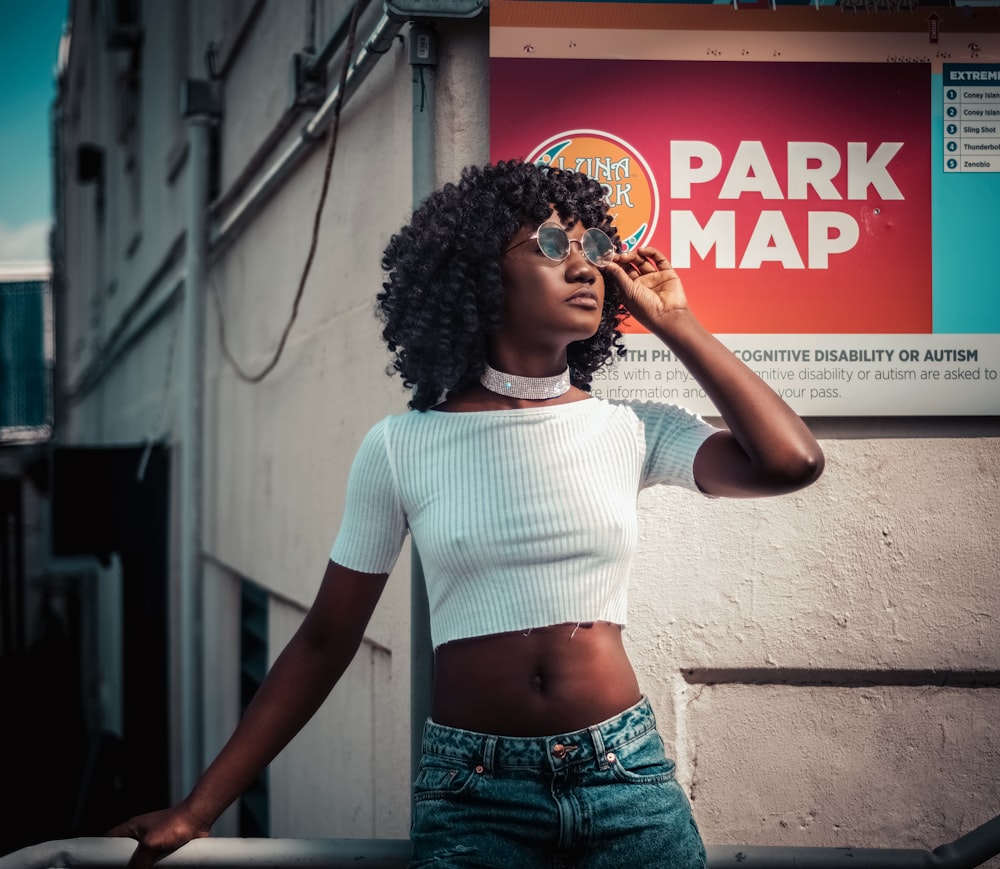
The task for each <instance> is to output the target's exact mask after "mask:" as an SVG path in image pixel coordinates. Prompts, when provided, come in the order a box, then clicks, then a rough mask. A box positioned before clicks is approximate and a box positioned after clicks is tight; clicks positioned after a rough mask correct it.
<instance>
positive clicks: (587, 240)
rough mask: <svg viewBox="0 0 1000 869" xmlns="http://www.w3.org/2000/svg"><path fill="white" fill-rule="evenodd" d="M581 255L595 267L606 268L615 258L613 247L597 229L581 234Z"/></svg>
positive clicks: (608, 239) (606, 237) (609, 240)
mask: <svg viewBox="0 0 1000 869" xmlns="http://www.w3.org/2000/svg"><path fill="white" fill-rule="evenodd" d="M583 255H584V256H585V257H586V258H587V259H589V260H590V261H591V262H592V263H593V264H594V265H595V266H601V267H603V266H607V265H610V264H611V263H612V261H613V260H614V258H615V246H614V244H613V243H612V241H611V239H610V238H608V236H607V235H606V234H605V233H603V232H601V230H599V229H588V230H587V231H586V232H585V233H584V234H583Z"/></svg>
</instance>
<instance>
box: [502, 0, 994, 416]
mask: <svg viewBox="0 0 1000 869" xmlns="http://www.w3.org/2000/svg"><path fill="white" fill-rule="evenodd" d="M529 6H530V7H532V9H530V10H529V11H528V12H526V13H525V14H524V15H523V16H521V17H519V14H518V9H524V8H525V7H529ZM582 6H589V7H591V8H592V9H595V10H596V8H597V7H601V8H600V10H599V12H595V13H593V14H591V15H589V16H586V17H587V18H589V19H591V20H590V21H587V20H584V16H581V15H579V14H577V13H578V11H579V9H580V8H581V7H582ZM616 6H620V7H621V10H622V12H623V14H624V13H626V12H627V15H631V16H632V17H633V19H635V16H636V15H639V16H640V17H639V19H635V20H636V26H634V27H630V26H628V24H629V20H626V21H625V22H624V23H623V21H622V18H621V17H618V18H616V19H615V21H616V25H617V26H615V27H607V26H604V25H606V23H607V21H608V20H609V19H607V18H602V16H605V15H607V14H609V12H611V11H613V10H614V7H616ZM571 8H572V9H573V10H576V12H575V14H574V15H572V16H569V18H570V19H571V20H566V18H565V12H564V10H569V9H571ZM636 10H637V4H628V5H627V7H626V5H625V4H581V3H530V4H528V3H518V2H516V0H506V2H504V0H494V3H493V5H492V7H491V16H492V18H491V23H492V27H491V56H492V58H491V81H490V90H491V98H490V99H491V106H490V121H491V124H490V129H491V157H492V159H494V160H498V159H505V158H511V157H524V158H527V159H530V160H533V161H537V162H540V163H545V164H548V165H553V166H562V167H566V168H570V169H577V170H581V171H585V172H587V173H588V174H590V175H592V176H593V177H595V178H597V179H598V180H600V181H601V183H602V184H603V185H604V186H605V189H606V190H607V197H608V201H609V203H610V205H611V210H612V212H613V213H614V215H615V221H616V225H617V227H618V230H619V235H620V236H621V237H622V239H623V241H624V243H625V244H626V245H628V247H630V248H632V247H635V246H636V245H644V244H652V245H653V246H655V247H658V248H660V249H661V250H662V251H663V252H664V253H666V255H667V256H668V258H669V259H670V261H671V262H672V263H673V265H674V267H675V268H676V269H677V270H678V271H679V272H680V274H681V277H682V278H683V280H684V284H685V288H686V290H687V293H688V297H689V300H690V302H691V305H692V308H693V309H694V310H695V311H696V313H697V314H698V316H699V318H700V319H701V320H702V322H703V323H704V324H705V325H706V327H707V328H709V329H711V330H712V331H713V332H715V333H716V334H717V335H718V336H719V338H720V339H721V340H722V341H723V342H724V343H725V344H726V345H727V346H728V347H729V348H730V349H731V350H732V351H733V353H735V354H736V355H737V356H739V358H741V359H743V360H744V361H745V362H746V363H747V364H748V365H750V366H751V367H752V368H753V369H754V370H755V371H757V372H758V373H759V374H760V375H761V376H762V377H763V378H764V379H765V380H767V381H768V382H769V383H770V384H771V385H772V387H773V388H774V389H775V390H776V391H778V392H779V393H780V394H781V395H782V396H783V397H785V398H786V400H787V401H788V402H789V403H790V404H791V405H792V406H793V407H794V408H795V409H796V410H797V411H798V412H799V413H801V414H804V415H811V416H914V415H919V416H924V415H996V414H1000V379H998V371H1000V266H998V262H1000V258H998V256H997V251H998V249H1000V135H998V133H997V130H998V129H1000V63H995V62H989V58H986V59H984V60H980V58H979V53H980V52H979V46H978V44H977V43H974V42H973V43H971V45H972V46H973V47H974V48H975V51H971V50H970V47H969V46H968V45H967V43H969V42H970V40H969V39H968V38H966V37H965V36H962V35H961V34H954V35H953V38H952V39H951V41H949V39H948V34H946V33H942V34H940V35H938V34H935V36H936V38H937V39H938V40H939V41H938V42H937V43H934V44H929V43H928V35H927V33H922V34H921V33H913V32H908V33H874V34H861V35H860V36H861V37H866V38H860V37H859V34H856V33H842V32H841V33H829V32H808V33H801V32H794V31H790V32H770V31H761V30H754V31H742V32H738V33H733V32H717V31H709V30H692V29H690V28H689V29H687V30H677V29H662V30H659V31H657V30H656V28H655V27H651V26H650V23H649V20H648V18H649V17H650V16H647V20H644V19H641V10H639V12H637V11H636ZM728 11H729V13H730V14H731V15H732V14H739V15H741V16H742V15H758V16H759V15H767V14H780V13H781V10H780V9H779V10H778V11H777V13H769V12H765V11H763V10H759V11H741V12H739V13H733V12H732V10H728ZM803 11H807V12H813V13H819V12H821V11H825V12H831V11H833V10H812V9H807V10H803ZM546 13H547V14H546ZM834 14H837V15H845V14H847V13H843V12H840V11H835V12H834ZM886 14H887V13H886ZM540 15H541V16H542V18H543V19H544V26H541V27H540V26H538V23H537V22H538V21H539V16H540ZM561 15H562V16H563V17H560V16H561ZM626 18H627V16H626ZM758 20H759V19H758ZM602 22H603V25H602ZM640 25H641V26H640ZM979 38H980V39H982V37H979ZM994 41H996V38H995V37H994ZM952 46H953V47H952ZM970 53H971V54H973V55H975V56H973V57H970V56H969V55H970ZM626 347H627V354H626V356H625V358H624V359H622V360H620V361H619V362H618V363H616V364H615V365H613V366H611V367H610V368H608V369H607V370H606V371H604V372H602V374H600V375H598V376H597V377H596V378H595V381H594V392H595V394H596V395H598V396H601V397H605V398H609V399H635V400H659V401H676V402H677V403H679V404H683V405H685V406H688V407H690V408H692V409H693V410H696V411H698V412H701V413H704V414H707V415H713V414H714V413H715V410H714V408H713V407H712V405H711V403H710V402H709V400H708V399H707V397H706V396H705V395H704V393H703V392H702V390H701V389H700V388H699V387H698V385H697V384H696V383H695V382H694V381H693V380H692V379H691V377H690V375H689V374H688V373H687V371H686V370H685V369H684V368H683V366H681V365H680V363H679V362H677V360H675V359H674V358H673V356H672V354H671V353H670V352H669V350H667V349H666V348H665V347H664V346H663V345H662V344H660V343H659V342H658V341H657V340H656V339H654V338H653V337H652V336H651V335H649V334H648V333H646V332H645V331H644V330H643V329H642V327H640V326H638V324H634V323H628V322H627V323H626Z"/></svg>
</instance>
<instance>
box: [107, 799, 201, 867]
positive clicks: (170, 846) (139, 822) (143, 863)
mask: <svg viewBox="0 0 1000 869" xmlns="http://www.w3.org/2000/svg"><path fill="white" fill-rule="evenodd" d="M210 832H211V824H207V823H205V821H204V820H202V819H201V818H198V817H197V816H195V815H194V814H192V813H191V811H190V810H189V809H188V808H187V806H186V805H185V804H184V803H178V804H177V805H176V806H171V807H170V808H169V809H160V810H159V811H156V812H149V813H148V814H145V815H137V816H136V817H134V818H129V820H127V821H125V822H124V823H123V824H119V825H118V826H117V827H114V828H113V829H111V830H109V831H108V833H107V835H108V836H111V837H127V838H131V839H135V840H136V841H138V843H139V845H138V847H137V848H136V849H135V851H134V852H133V854H132V858H131V859H130V860H129V861H128V869H149V867H150V866H152V865H153V863H155V862H156V861H157V860H159V859H161V858H162V857H166V856H167V854H170V853H172V852H174V851H176V850H177V849H178V848H180V847H181V846H182V845H186V844H187V843H188V842H190V841H191V840H192V839H201V838H204V837H205V836H208V835H210Z"/></svg>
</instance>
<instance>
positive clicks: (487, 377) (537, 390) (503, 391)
mask: <svg viewBox="0 0 1000 869" xmlns="http://www.w3.org/2000/svg"><path fill="white" fill-rule="evenodd" d="M479 382H480V383H481V384H483V386H485V387H486V388H487V389H488V390H489V391H490V392H495V393H497V394H498V395H509V396H510V397H511V398H527V399H531V400H534V401H541V400H542V399H544V398H558V397H559V396H560V395H565V394H566V393H567V392H569V386H570V383H569V367H568V366H567V367H566V370H565V371H564V372H563V373H562V374H556V375H554V376H553V377H521V376H519V375H517V374H504V373H503V372H502V371H497V370H496V369H495V368H493V367H491V366H490V363H489V362H487V363H486V370H485V371H484V372H483V373H482V374H481V375H480V376H479Z"/></svg>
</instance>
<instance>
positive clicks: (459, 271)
mask: <svg viewBox="0 0 1000 869" xmlns="http://www.w3.org/2000/svg"><path fill="white" fill-rule="evenodd" d="M617 238H618V236H617V233H616V231H615V228H614V226H613V225H612V221H611V218H610V216H609V214H608V211H607V207H606V205H605V202H604V199H603V190H602V189H601V187H600V185H599V184H597V183H596V182H595V181H593V180H591V179H589V178H587V177H586V176H584V175H581V174H576V173H570V172H563V171H560V170H556V169H546V168H541V167H537V166H534V165H531V164H526V163H523V162H519V161H512V162H508V163H500V164H497V165H496V166H488V167H484V168H482V169H468V170H466V171H465V172H464V173H463V176H462V179H461V181H460V182H459V183H458V184H457V185H448V186H446V187H445V188H444V189H442V190H441V191H439V192H437V193H435V194H434V195H432V196H431V197H429V198H428V200H427V201H426V202H425V203H424V204H423V205H422V206H421V207H420V208H419V209H418V210H417V211H416V213H415V214H414V215H413V218H412V220H411V222H410V224H409V225H408V226H406V227H404V228H403V229H402V230H401V231H400V232H399V233H398V234H397V235H396V236H395V237H394V238H393V239H392V240H391V242H390V244H389V246H388V247H387V249H386V252H385V256H384V258H383V266H384V268H385V270H386V272H387V279H386V282H385V284H384V286H383V291H382V292H381V293H380V295H379V297H378V305H379V311H380V314H381V316H382V318H383V320H384V322H385V329H384V332H383V336H384V338H385V340H386V342H387V344H388V346H389V348H390V350H391V351H393V352H394V353H395V359H394V363H393V365H394V368H395V370H396V371H397V372H398V373H399V374H400V375H402V377H403V380H404V382H405V383H406V385H407V386H409V387H412V390H413V391H412V400H411V402H410V405H411V408H412V410H411V412H409V413H406V414H402V415H399V416H394V417H389V418H387V419H385V420H383V421H381V422H380V423H378V424H377V425H376V426H375V427H374V428H373V429H372V430H371V431H370V432H369V434H368V436H367V437H366V438H365V440H364V443H363V444H362V446H361V448H360V450H359V453H358V455H357V457H356V459H355V464H354V468H353V470H352V473H351V479H350V482H349V484H348V492H347V509H346V511H345V520H344V523H343V525H342V527H341V529H340V532H339V534H338V536H337V539H336V542H335V543H334V547H333V551H332V553H331V560H330V563H329V565H328V566H327V570H326V574H325V576H324V578H323V582H322V584H321V586H320V589H319V592H318V594H317V597H316V600H315V602H314V603H313V605H312V607H311V608H310V610H309V612H308V614H307V615H306V618H305V620H304V621H303V623H302V626H301V627H300V629H299V630H298V632H297V633H296V634H295V636H294V637H293V638H292V639H291V641H290V642H289V644H288V646H287V647H286V648H285V650H284V651H283V652H282V653H281V655H280V656H279V657H278V659H277V660H276V661H275V664H274V666H273V667H272V669H271V672H270V674H269V675H268V677H267V678H266V680H265V681H264V683H263V684H262V685H261V687H260V690H259V691H258V693H257V696H256V697H255V698H254V701H253V703H252V704H251V706H250V707H249V709H248V710H247V713H246V715H245V716H244V718H243V720H242V721H241V722H240V724H239V726H238V728H237V730H236V732H235V733H234V735H233V737H232V738H231V739H230V741H229V742H228V743H227V745H226V746H225V747H224V748H223V750H222V751H221V753H220V754H219V756H218V757H217V758H216V759H215V761H214V762H213V763H212V765H211V766H210V767H209V768H208V770H207V771H206V772H205V773H204V774H203V776H202V777H201V779H200V780H199V781H198V783H197V784H196V786H195V787H194V789H193V790H192V792H191V794H190V795H189V796H188V797H187V798H186V799H185V800H183V801H182V802H181V803H180V804H178V805H177V806H175V807H173V808H170V809H166V810H163V811H160V812H154V813H151V814H149V815H143V816H140V817H138V818H134V819H132V820H131V821H128V822H126V823H125V824H122V825H120V826H119V827H117V828H115V830H113V831H112V832H111V835H120V836H132V837H134V838H136V839H138V840H139V843H140V844H139V847H138V848H137V850H136V853H135V856H134V857H133V860H132V863H131V865H132V866H136V867H141V866H146V865H148V864H149V863H150V862H151V861H152V860H153V859H155V858H156V857H158V856H162V855H163V854H165V853H168V852H169V851H172V850H174V849H176V848H177V847H180V845H182V844H184V842H186V841H188V840H190V839H192V838H194V837H198V836H207V835H208V834H209V829H210V827H211V825H212V823H213V822H214V821H215V819H216V818H217V817H218V816H219V815H220V814H221V813H222V811H223V810H224V809H225V808H226V807H227V806H228V805H229V804H230V803H231V802H232V801H233V800H234V799H236V797H237V796H238V795H239V794H240V792H241V791H242V790H243V789H244V788H245V787H246V786H248V785H249V783H250V782H251V781H252V780H253V779H254V777H255V776H256V774H257V772H258V771H259V770H260V769H261V768H262V767H263V766H265V765H266V764H267V763H268V762H269V761H270V760H271V759H272V758H273V757H274V755H275V754H277V752H278V751H280V750H281V748H282V747H284V745H285V744H286V743H287V742H288V741H289V740H290V739H291V738H292V736H294V734H295V733H296V732H297V731H298V730H299V728H301V727H302V725H304V724H305V723H306V721H307V720H308V719H309V718H310V717H311V715H312V714H313V713H314V712H315V710H316V709H317V707H318V706H319V705H320V703H322V701H323V699H324V698H325V697H326V696H327V694H328V692H329V691H330V690H331V688H332V687H333V685H334V684H335V683H336V682H337V679H338V678H339V677H340V675H341V674H342V673H343V672H344V670H345V668H346V667H347V665H348V664H349V662H350V661H351V659H352V657H353V656H354V654H355V652H356V650H357V648H358V645H359V643H360V642H361V638H362V636H363V633H364V630H365V627H366V625H367V623H368V620H369V618H370V616H371V614H372V612H373V610H374V608H375V605H376V603H377V602H378V599H379V596H380V594H381V592H382V589H383V587H384V584H385V581H386V578H387V576H388V573H389V572H390V570H391V569H392V566H393V564H394V563H395V560H396V557H397V555H398V553H399V551H400V548H401V546H402V543H403V538H404V536H405V534H406V533H411V534H412V535H413V538H414V542H415V545H416V546H417V547H418V549H419V550H420V554H421V559H422V563H423V565H424V572H425V575H426V578H427V587H428V596H429V601H430V607H431V633H432V639H433V642H434V646H435V680H434V695H433V705H432V720H431V721H429V722H427V724H426V727H425V731H424V755H423V758H422V762H421V768H420V772H419V773H418V776H417V781H416V782H415V785H414V787H415V791H414V799H415V802H414V815H413V826H412V841H413V848H414V862H413V864H412V865H413V866H435V867H474V866H475V867H513V866H516V867H533V866H580V867H591V869H598V867H612V866H615V867H617V866H623V865H632V864H634V863H638V862H639V861H644V862H646V863H648V864H651V865H669V866H677V867H697V866H702V865H704V848H703V846H702V843H701V839H700V837H699V835H698V832H697V828H696V827H695V825H694V821H693V819H692V818H691V813H690V807H689V805H688V803H687V800H686V798H685V796H684V794H683V792H682V791H681V789H680V787H679V786H678V785H677V783H676V781H675V780H674V777H673V763H672V761H670V760H668V759H667V758H666V757H665V756H664V751H663V744H662V741H661V740H660V737H659V735H658V734H657V732H656V729H655V722H654V720H653V714H652V711H651V709H650V708H649V705H648V703H647V702H646V701H645V699H644V698H643V696H642V694H641V692H640V688H639V685H638V683H637V680H636V677H635V674H634V673H633V670H632V667H631V665H630V663H629V661H628V658H627V656H626V653H625V650H624V646H623V644H622V626H623V625H624V623H625V606H626V588H627V580H628V574H629V569H630V565H631V560H632V556H633V553H634V550H635V545H636V536H637V535H636V496H637V493H638V491H639V490H640V489H641V488H643V487H645V486H648V485H652V484H656V483H663V484H673V485H682V486H686V487H688V488H690V489H692V490H695V491H701V492H703V493H705V494H707V495H715V496H728V497H752V496H760V495H773V494H780V493H784V492H791V491H794V490H797V489H799V488H802V487H803V486H806V485H808V484H809V483H811V482H813V481H814V480H815V479H816V478H817V477H818V476H819V474H820V473H821V471H822V468H823V455H822V452H821V450H820V448H819V446H818V444H817V443H816V441H815V439H814V438H813V437H812V435H811V434H810V432H809V430H808V429H807V428H806V426H805V424H804V423H803V422H802V421H801V420H800V419H799V418H798V416H796V415H795V413H794V412H793V411H792V410H791V409H790V408H789V407H788V406H787V405H785V404H784V402H783V401H781V399H779V398H778V396H777V395H776V394H775V393H774V392H773V391H772V390H771V389H770V388H769V387H768V386H767V385H766V384H765V383H764V382H763V381H761V380H760V379H759V378H758V377H757V376H756V375H755V374H754V373H753V372H752V371H750V370H749V369H748V368H747V367H746V366H744V365H743V364H742V363H741V362H740V361H739V360H737V359H736V357H735V356H734V355H733V354H732V353H730V352H729V351H728V350H727V349H726V348H725V347H723V346H722V345H721V344H720V343H719V342H718V341H716V340H715V339H714V338H713V337H712V336H711V335H709V334H708V333H707V332H706V331H705V330H704V329H703V328H702V326H701V325H700V324H699V323H698V321H697V319H696V318H695V317H694V315H693V314H692V312H691V310H690V309H689V307H688V304H687V300H686V297H685V294H684V290H683V288H682V285H681V281H680V278H679V277H678V276H677V274H676V272H674V271H673V269H672V268H671V267H670V264H669V263H668V262H667V260H666V258H665V257H664V256H663V255H662V254H661V253H660V252H659V251H658V250H656V249H655V248H651V247H644V248H639V249H637V250H634V251H631V252H627V253H620V252H617ZM624 309H627V312H628V313H629V314H631V315H632V316H633V317H634V318H635V319H636V320H637V321H638V322H639V323H641V324H642V325H643V326H645V327H646V328H647V329H648V330H649V331H650V332H651V333H652V334H654V335H656V336H657V337H658V338H659V339H660V340H662V341H663V342H664V343H665V344H666V345H667V347H669V348H670V350H671V351H672V352H673V353H674V354H675V355H676V357H677V358H678V359H679V360H681V362H682V363H683V364H684V365H685V366H686V367H687V369H688V370H689V371H690V373H691V374H692V375H693V376H694V377H695V379H696V380H697V381H698V383H699V384H700V385H701V387H702V388H703V389H704V390H705V392H706V393H707V394H708V396H709V397H710V398H711V400H712V401H713V403H714V404H715V407H716V408H717V409H718V411H719V413H720V414H721V416H722V418H723V419H724V420H725V423H726V425H727V427H728V428H727V429H716V428H714V427H712V426H709V425H708V424H706V423H705V422H704V421H702V420H701V419H699V418H698V417H696V416H694V415H692V414H689V413H687V412H686V411H684V410H682V409H679V408H676V407H673V406H669V405H658V404H629V403H612V402H605V401H600V400H598V399H595V398H593V397H591V396H590V395H589V388H590V382H591V378H592V376H593V374H594V372H595V371H596V370H597V369H599V368H600V367H601V366H602V365H603V364H605V363H606V362H608V361H609V359H610V358H611V357H612V356H613V355H615V353H616V352H617V353H618V354H619V355H620V354H621V353H623V352H624V349H623V347H622V344H621V338H620V334H619V332H618V330H617V326H618V323H619V321H620V319H621V317H622V316H623V315H624V313H625V310H624Z"/></svg>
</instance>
